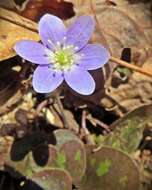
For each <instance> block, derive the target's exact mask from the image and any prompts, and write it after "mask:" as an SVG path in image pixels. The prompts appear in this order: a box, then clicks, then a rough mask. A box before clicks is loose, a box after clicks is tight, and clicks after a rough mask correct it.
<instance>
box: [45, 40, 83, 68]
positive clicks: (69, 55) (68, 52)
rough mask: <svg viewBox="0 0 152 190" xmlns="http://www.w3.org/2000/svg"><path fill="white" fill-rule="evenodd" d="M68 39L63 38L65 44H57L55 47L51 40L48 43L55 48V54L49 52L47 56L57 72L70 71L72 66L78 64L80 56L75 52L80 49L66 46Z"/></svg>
mask: <svg viewBox="0 0 152 190" xmlns="http://www.w3.org/2000/svg"><path fill="white" fill-rule="evenodd" d="M65 41H66V38H63V42H62V43H60V42H57V43H56V44H55V45H54V44H53V43H52V42H51V41H50V40H49V41H48V42H49V43H51V45H53V46H54V49H55V51H54V52H50V51H49V52H47V56H48V58H49V60H50V63H51V64H52V65H53V69H55V70H69V69H70V68H71V67H72V65H74V64H76V63H78V61H79V59H80V55H78V54H76V53H75V51H76V50H77V49H78V48H77V47H74V46H73V45H65Z"/></svg>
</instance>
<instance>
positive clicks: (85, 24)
mask: <svg viewBox="0 0 152 190" xmlns="http://www.w3.org/2000/svg"><path fill="white" fill-rule="evenodd" d="M94 27H95V22H94V20H93V18H92V17H91V16H81V17H79V18H78V19H77V20H76V21H75V22H74V23H73V24H72V25H71V26H70V27H69V28H68V29H66V27H65V25H64V24H63V22H62V20H61V19H59V18H58V17H56V16H53V15H50V14H46V15H44V16H43V17H42V18H41V20H40V22H39V35H40V37H41V41H42V43H43V44H42V43H38V42H35V41H31V40H22V41H19V42H18V43H16V45H15V51H16V52H17V54H18V55H20V56H21V57H22V58H24V59H26V60H28V61H31V62H33V63H35V64H38V67H37V68H36V70H35V71H34V75H33V87H34V89H35V91H36V92H39V93H50V92H52V91H53V90H55V89H56V88H57V87H58V86H59V85H60V84H61V83H62V82H63V81H64V80H65V81H66V83H67V84H68V85H69V86H70V87H71V88H72V89H73V90H75V91H76V92H78V93H79V94H83V95H89V94H92V93H93V92H94V90H95V82H94V79H93V78H92V76H91V75H90V74H89V72H88V70H93V69H98V68H100V67H101V66H102V65H104V64H105V63H106V62H107V61H108V60H109V57H110V55H109V52H108V51H107V50H106V49H105V48H104V47H103V46H101V45H99V44H87V43H88V41H89V39H90V37H91V35H92V33H93V30H94Z"/></svg>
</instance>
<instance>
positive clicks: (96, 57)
mask: <svg viewBox="0 0 152 190" xmlns="http://www.w3.org/2000/svg"><path fill="white" fill-rule="evenodd" d="M78 54H80V56H81V55H82V56H81V58H80V61H79V66H80V67H82V68H84V69H85V70H93V69H98V68H100V67H102V66H103V65H104V64H105V63H107V62H108V60H109V59H110V54H109V51H108V50H107V49H106V48H104V47H103V46H102V45H99V44H88V45H86V46H85V47H84V48H83V49H82V50H81V51H79V53H78Z"/></svg>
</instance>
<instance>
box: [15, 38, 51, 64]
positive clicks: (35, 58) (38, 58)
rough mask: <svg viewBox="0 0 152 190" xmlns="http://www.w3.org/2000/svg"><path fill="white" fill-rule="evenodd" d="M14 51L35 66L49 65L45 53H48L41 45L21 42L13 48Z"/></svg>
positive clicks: (29, 41) (32, 42)
mask: <svg viewBox="0 0 152 190" xmlns="http://www.w3.org/2000/svg"><path fill="white" fill-rule="evenodd" d="M14 50H15V51H16V53H17V54H18V55H20V56H21V57H22V58H23V59H26V60H28V61H30V62H32V63H36V64H45V65H47V64H49V60H48V58H47V57H46V56H45V54H46V52H48V51H50V50H48V49H47V48H46V47H45V46H43V45H42V44H41V43H38V42H35V41H32V40H21V41H19V42H17V43H16V44H15V46H14Z"/></svg>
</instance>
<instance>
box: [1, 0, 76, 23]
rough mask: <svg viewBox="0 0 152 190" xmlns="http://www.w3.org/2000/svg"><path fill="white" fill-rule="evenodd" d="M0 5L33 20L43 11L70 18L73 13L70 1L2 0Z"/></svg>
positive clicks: (37, 18) (36, 19) (43, 12)
mask: <svg viewBox="0 0 152 190" xmlns="http://www.w3.org/2000/svg"><path fill="white" fill-rule="evenodd" d="M0 6H2V7H4V8H6V9H9V10H12V11H14V12H16V13H18V14H20V15H22V16H24V17H26V18H28V19H30V20H33V21H38V20H39V19H40V17H41V16H42V15H44V14H45V13H50V14H53V15H56V16H58V17H60V18H62V19H68V18H71V17H72V16H74V14H75V13H74V10H73V4H72V3H71V2H65V1H58V0H22V1H16V0H2V1H1V2H0Z"/></svg>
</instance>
